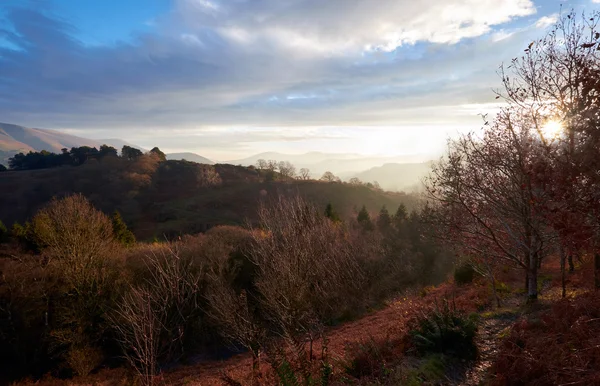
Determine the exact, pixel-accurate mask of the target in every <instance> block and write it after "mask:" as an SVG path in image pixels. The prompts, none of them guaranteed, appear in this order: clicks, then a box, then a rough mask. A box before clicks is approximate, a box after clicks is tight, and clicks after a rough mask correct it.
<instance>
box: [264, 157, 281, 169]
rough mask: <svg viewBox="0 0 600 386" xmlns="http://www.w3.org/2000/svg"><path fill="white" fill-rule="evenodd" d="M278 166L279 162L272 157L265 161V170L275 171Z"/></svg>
mask: <svg viewBox="0 0 600 386" xmlns="http://www.w3.org/2000/svg"><path fill="white" fill-rule="evenodd" d="M278 166H279V163H278V162H277V161H276V160H274V159H270V160H268V161H267V170H268V171H270V172H274V171H276V170H277V167H278Z"/></svg>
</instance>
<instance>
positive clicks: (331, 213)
mask: <svg viewBox="0 0 600 386" xmlns="http://www.w3.org/2000/svg"><path fill="white" fill-rule="evenodd" d="M325 217H327V218H328V219H330V220H331V221H333V222H339V221H341V220H340V216H339V215H338V214H337V212H336V211H335V209H333V205H331V203H330V202H329V203H327V206H326V207H325Z"/></svg>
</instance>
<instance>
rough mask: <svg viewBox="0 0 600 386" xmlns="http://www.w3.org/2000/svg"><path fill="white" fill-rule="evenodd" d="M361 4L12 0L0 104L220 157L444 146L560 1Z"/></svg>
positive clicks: (37, 123) (469, 125) (89, 133)
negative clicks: (498, 73) (505, 66)
mask: <svg viewBox="0 0 600 386" xmlns="http://www.w3.org/2000/svg"><path fill="white" fill-rule="evenodd" d="M597 1H598V0H581V1H579V0H578V1H573V2H568V8H571V7H576V8H577V9H579V10H581V11H589V10H590V9H591V7H593V6H594V4H593V3H594V2H597ZM366 4H367V3H365V2H364V1H360V0H352V1H350V2H348V1H344V2H343V3H339V4H337V5H336V4H334V3H328V5H327V6H322V7H314V6H312V5H311V2H310V1H309V0H295V1H291V2H289V3H286V4H285V6H281V4H280V3H278V2H277V1H275V0H263V1H260V2H236V3H228V2H224V1H218V0H173V1H168V0H146V1H141V0H134V1H128V2H127V3H126V4H121V3H120V2H112V1H106V2H101V3H94V4H83V3H82V2H79V1H70V0H51V1H46V2H40V1H33V0H31V1H16V0H8V1H7V2H5V3H4V5H2V6H1V7H0V20H1V21H3V25H4V26H6V27H3V29H1V31H2V33H0V73H2V74H3V77H1V78H0V100H1V101H3V103H1V104H0V116H2V117H3V118H2V119H3V120H4V121H8V122H11V123H14V124H17V125H24V126H27V127H40V128H44V129H54V130H58V131H61V132H64V133H68V134H73V135H76V136H80V137H83V138H89V139H104V138H118V139H122V140H125V141H127V142H130V143H133V144H135V145H138V146H141V147H151V146H159V147H160V148H161V149H164V151H166V152H169V153H174V152H192V153H197V154H199V155H201V156H204V157H207V158H209V159H214V160H220V161H221V160H222V161H224V160H232V159H241V158H246V157H248V156H251V155H254V154H257V153H262V152H270V151H276V152H280V153H286V154H303V153H306V152H311V151H317V152H327V153H340V154H344V153H357V154H361V155H364V156H378V157H394V156H402V155H405V154H417V155H423V156H430V155H433V156H435V155H437V156H441V155H442V154H443V152H444V149H445V144H446V139H447V138H448V137H454V136H456V135H457V134H459V133H464V132H467V131H472V130H477V129H479V128H481V126H482V120H481V117H480V116H479V115H480V114H485V113H490V114H493V113H494V111H496V110H497V108H498V103H497V101H496V99H495V94H494V93H493V91H492V90H493V89H494V88H495V87H499V86H500V78H499V76H498V75H497V74H496V70H497V68H498V66H499V65H500V64H501V63H503V62H509V61H510V59H511V58H513V57H515V56H517V55H520V54H521V53H522V52H523V49H524V48H526V46H527V44H528V43H529V42H530V41H532V40H533V39H535V38H538V37H540V36H542V35H543V34H544V33H545V31H546V30H547V28H548V27H549V26H551V25H552V24H553V23H554V22H555V20H556V18H557V15H558V12H560V10H561V8H560V7H559V4H558V3H554V2H549V1H531V0H504V1H498V2H492V1H473V0H459V1H452V2H446V1H441V0H429V1H427V2H425V3H423V4H420V5H419V6H414V5H413V3H412V2H408V1H392V0H389V1H388V0H386V1H383V2H381V4H378V5H377V6H373V5H372V4H371V3H369V4H370V5H369V6H367V5H366ZM568 8H567V7H565V9H564V11H568ZM340 9H342V10H343V12H339V10H340ZM105 20H111V23H104V21H105Z"/></svg>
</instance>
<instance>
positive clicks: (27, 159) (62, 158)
mask: <svg viewBox="0 0 600 386" xmlns="http://www.w3.org/2000/svg"><path fill="white" fill-rule="evenodd" d="M149 153H150V154H154V155H156V156H157V157H158V158H159V159H160V160H161V161H165V160H166V159H167V158H166V156H165V154H164V153H163V152H162V151H161V150H160V149H159V148H158V147H155V148H153V149H152V150H150V152H149ZM143 154H144V153H143V152H142V151H141V150H139V149H136V148H133V147H131V146H127V145H125V146H123V148H122V149H121V155H120V156H121V157H122V158H124V159H127V160H134V159H136V158H138V157H140V156H142V155H143ZM118 156H119V154H118V151H117V149H116V148H114V147H112V146H108V145H102V146H100V149H97V148H95V147H89V146H80V147H72V148H71V150H69V149H67V148H64V149H62V152H61V153H60V154H56V153H52V152H49V151H46V150H42V151H39V152H36V151H30V152H29V153H27V154H24V153H18V154H15V155H14V156H13V157H11V158H9V160H8V165H9V168H10V169H12V170H32V169H47V168H55V167H59V166H65V165H69V166H78V165H83V164H84V163H86V162H87V161H90V160H101V159H103V158H105V157H118Z"/></svg>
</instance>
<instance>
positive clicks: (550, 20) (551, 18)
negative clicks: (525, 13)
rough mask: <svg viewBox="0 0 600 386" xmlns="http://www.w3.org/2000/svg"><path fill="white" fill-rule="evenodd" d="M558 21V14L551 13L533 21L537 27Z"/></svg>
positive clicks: (547, 25)
mask: <svg viewBox="0 0 600 386" xmlns="http://www.w3.org/2000/svg"><path fill="white" fill-rule="evenodd" d="M597 1H598V2H600V0H597ZM557 21H558V14H557V13H555V14H552V15H548V16H542V17H540V18H539V19H538V21H536V22H535V26H536V27H537V28H547V27H550V26H551V25H553V24H555V23H556V22H557Z"/></svg>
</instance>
